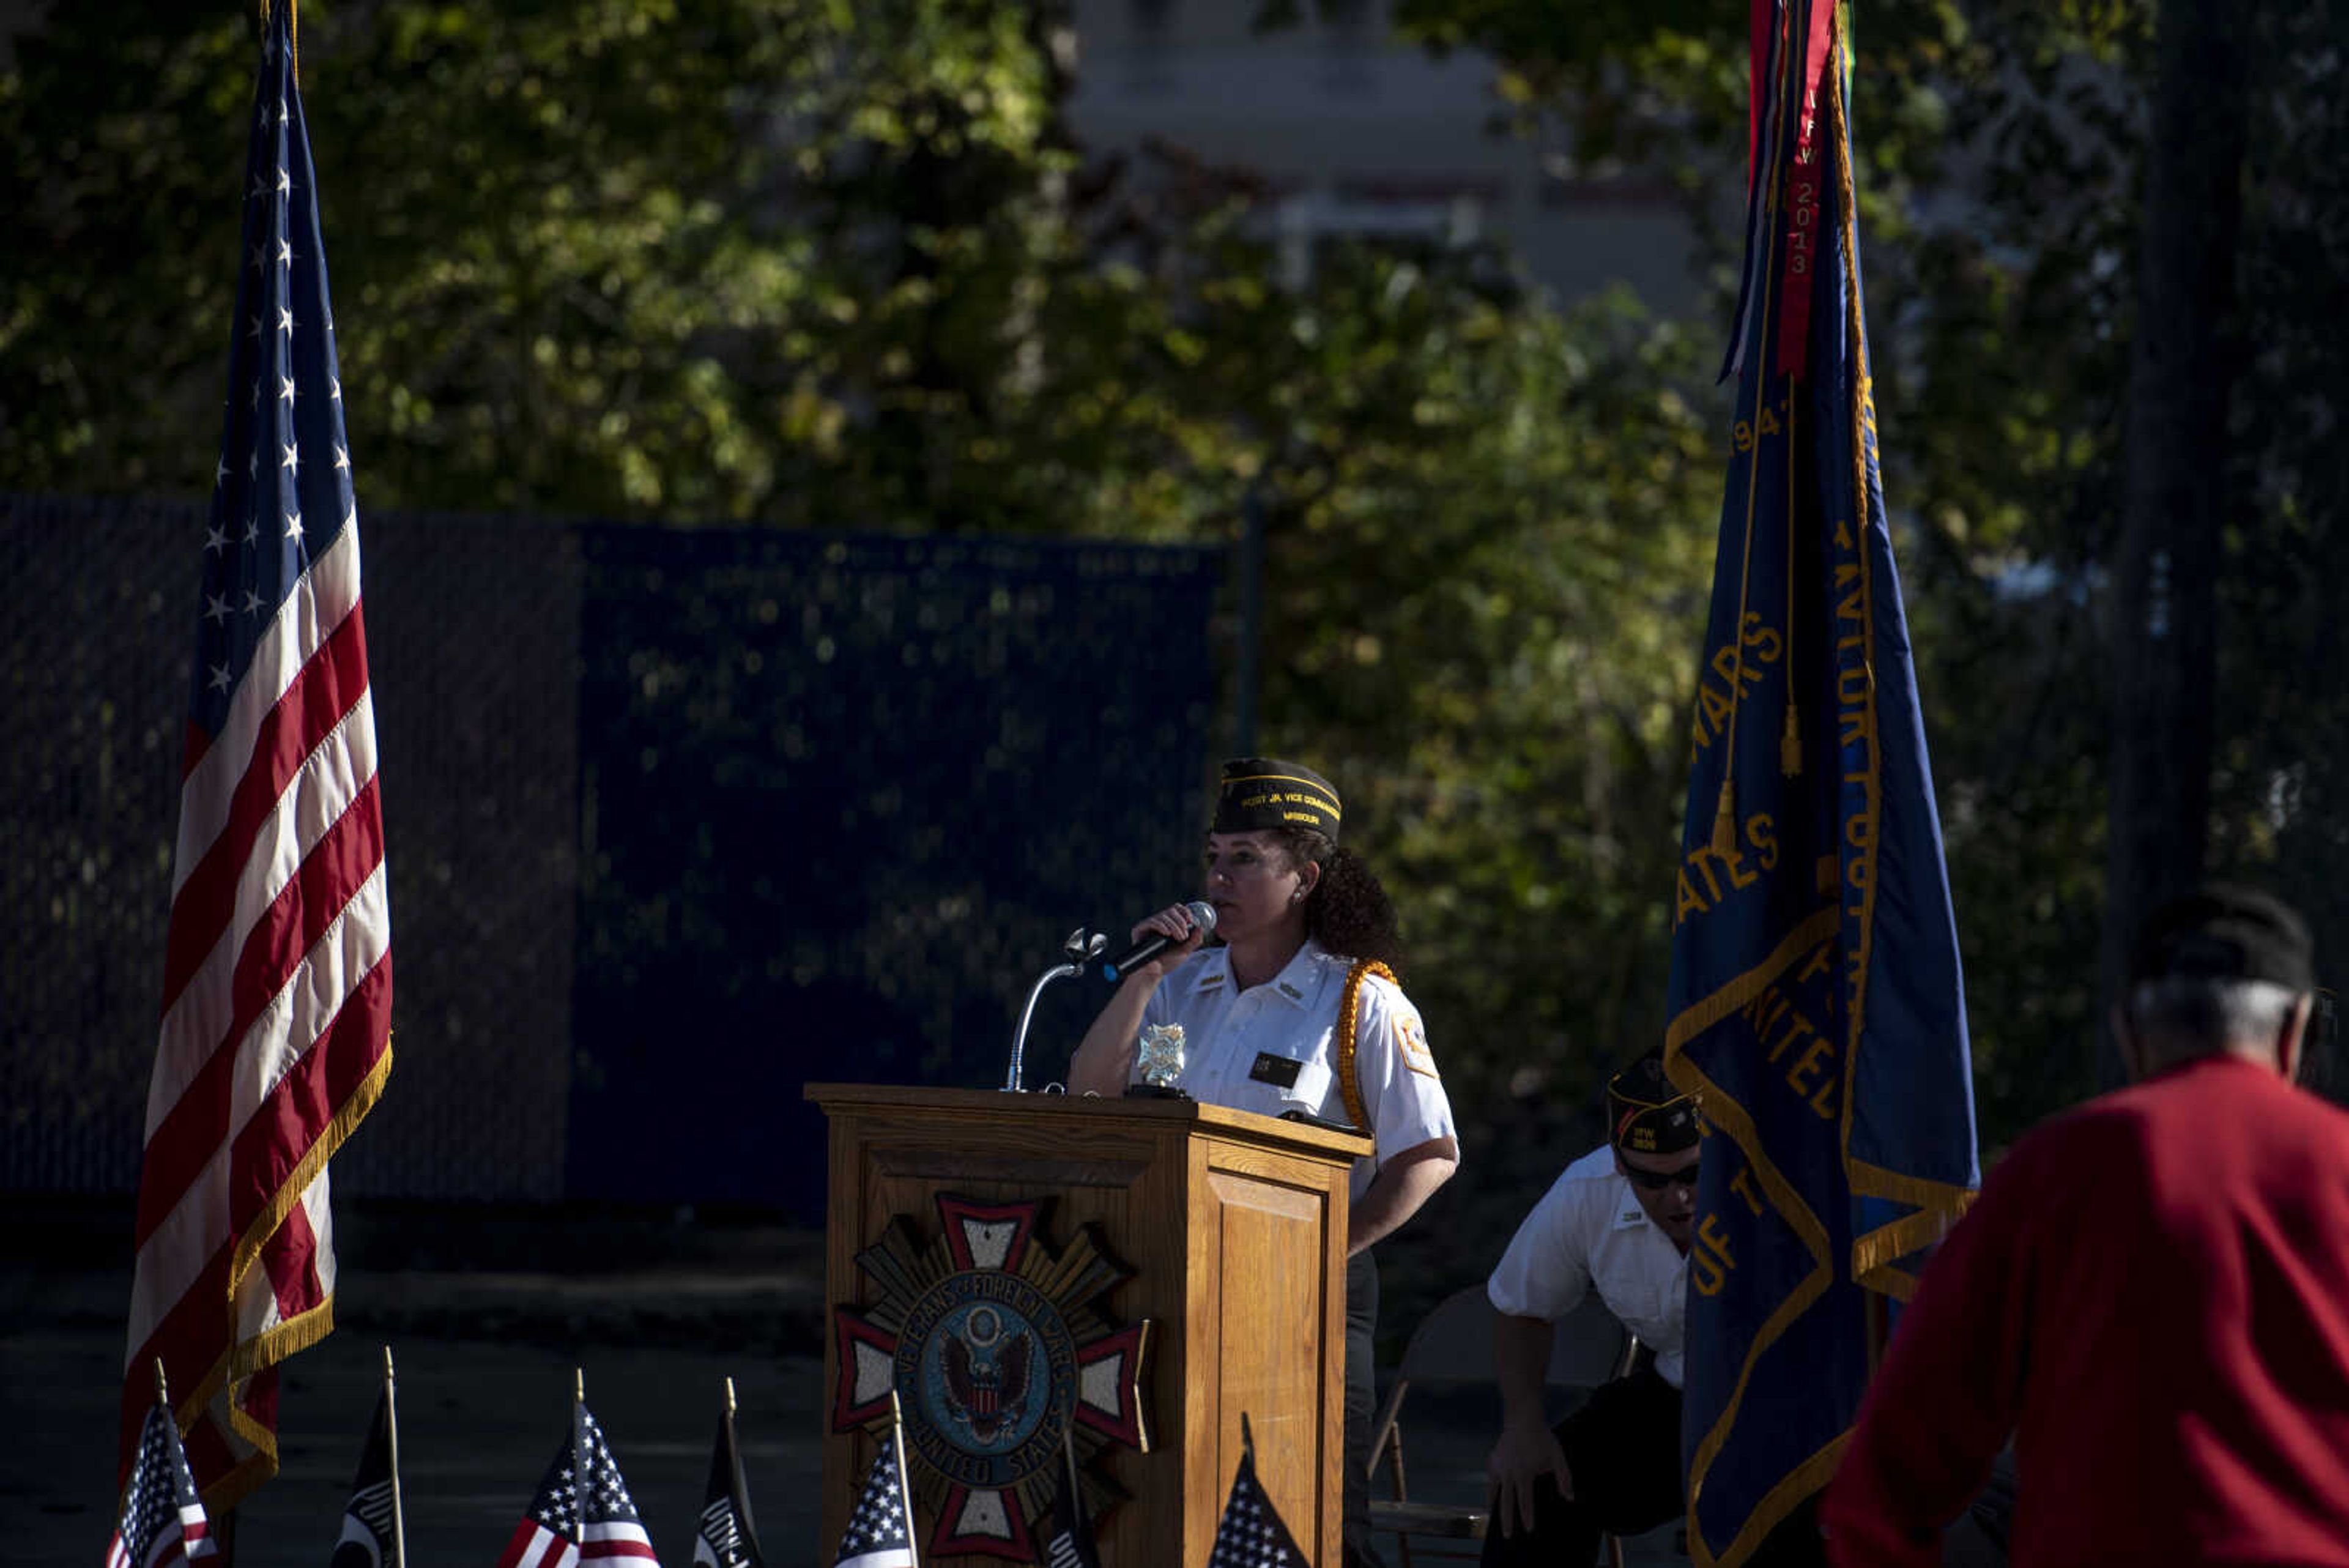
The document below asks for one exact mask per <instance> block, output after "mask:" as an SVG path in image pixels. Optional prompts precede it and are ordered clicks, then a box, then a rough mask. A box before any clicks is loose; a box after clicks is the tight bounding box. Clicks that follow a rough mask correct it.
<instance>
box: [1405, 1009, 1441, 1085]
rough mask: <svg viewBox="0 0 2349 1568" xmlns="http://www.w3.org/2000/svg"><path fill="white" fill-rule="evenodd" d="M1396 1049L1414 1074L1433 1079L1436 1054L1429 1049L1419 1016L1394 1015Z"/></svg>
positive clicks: (1435, 1074)
mask: <svg viewBox="0 0 2349 1568" xmlns="http://www.w3.org/2000/svg"><path fill="white" fill-rule="evenodd" d="M1394 1039H1395V1049H1396V1050H1397V1051H1399V1052H1401V1053H1402V1060H1403V1064H1404V1065H1405V1066H1407V1067H1409V1068H1410V1069H1411V1070H1412V1071H1413V1072H1414V1073H1419V1074H1423V1075H1426V1076H1427V1077H1430V1078H1433V1077H1436V1076H1439V1075H1438V1074H1437V1072H1436V1071H1435V1054H1434V1053H1433V1052H1432V1051H1430V1050H1429V1049H1428V1048H1427V1031H1426V1029H1425V1027H1424V1026H1423V1025H1422V1024H1421V1023H1420V1022H1419V1014H1418V1013H1416V1012H1407V1011H1406V1012H1397V1013H1396V1014H1395V1015H1394Z"/></svg>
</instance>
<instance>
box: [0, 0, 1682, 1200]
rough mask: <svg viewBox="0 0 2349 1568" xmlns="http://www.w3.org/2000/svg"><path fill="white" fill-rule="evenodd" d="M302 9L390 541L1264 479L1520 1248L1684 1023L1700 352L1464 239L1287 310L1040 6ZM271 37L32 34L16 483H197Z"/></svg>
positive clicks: (200, 24)
mask: <svg viewBox="0 0 2349 1568" xmlns="http://www.w3.org/2000/svg"><path fill="white" fill-rule="evenodd" d="M302 17H303V30H302V36H301V55H302V68H303V84H304V97H305V107H306V109H307V112H308V116H309V125H310V135H311V140H312V145H313V148H314V151H315V152H316V157H317V161H318V164H319V168H320V170H321V180H322V182H323V183H324V186H325V189H324V190H323V192H322V202H323V205H324V209H325V220H326V231H327V235H328V243H329V245H330V247H331V251H332V254H331V264H332V267H333V280H334V285H335V290H336V301H337V306H338V309H337V321H336V327H337V333H338V338H339V342H340V346H341V349H342V353H343V379H344V385H345V387H346V389H347V393H348V396H347V400H346V401H347V409H348V417H349V419H350V421H351V447H352V451H353V454H354V459H355V462H356V464H357V468H358V472H359V473H360V476H361V483H362V491H361V494H362V501H363V504H367V505H369V506H375V507H388V506H394V505H398V506H407V507H446V508H458V509H464V510H492V509H494V510H516V511H523V510H528V511H559V512H573V513H589V514H601V515H606V516H618V517H642V518H647V519H652V518H657V519H660V520H663V521H669V522H678V523H690V522H695V521H726V520H747V521H753V522H759V523H766V524H777V525H815V526H825V527H852V526H878V527H890V528H942V529H981V530H1006V531H1017V532H1028V533H1052V534H1075V533H1092V534H1109V535H1123V536H1126V537H1131V538H1138V539H1145V540H1165V541H1186V540H1202V539H1206V540H1230V539H1232V538H1234V537H1235V535H1237V526H1238V524H1237V519H1238V514H1239V512H1240V503H1241V499H1242V497H1243V495H1244V494H1246V493H1248V492H1250V491H1251V490H1253V492H1254V493H1255V494H1256V495H1257V496H1258V497H1259V498H1260V500H1261V503H1262V506H1263V510H1264V515H1265V519H1266V525H1265V556H1266V581H1267V594H1266V647H1265V653H1266V659H1265V666H1266V668H1265V681H1264V697H1263V711H1264V722H1263V726H1262V731H1261V733H1262V736H1263V738H1264V741H1265V742H1266V743H1267V744H1268V745H1275V746H1278V748H1279V749H1281V750H1283V751H1286V752H1293V753H1297V754H1301V755H1306V756H1309V757H1313V758H1316V759H1318V760H1320V761H1321V762H1322V763H1323V764H1324V765H1325V766H1327V767H1329V768H1330V770H1331V771H1333V772H1334V773H1336V774H1338V776H1340V778H1341V780H1343V781H1344V782H1345V783H1346V784H1347V787H1348V790H1349V797H1350V802H1351V803H1352V804H1353V809H1352V811H1351V812H1350V816H1351V817H1352V818H1353V819H1354V820H1355V821H1356V822H1357V823H1358V824H1359V825H1360V826H1359V829H1358V832H1357V835H1356V836H1357V837H1358V840H1359V842H1360V843H1361V845H1362V846H1364V848H1365V850H1366V852H1367V853H1368V855H1369V856H1370V857H1371V861H1372V863H1373V864H1374V865H1375V866H1377V867H1379V868H1380V869H1381V872H1382V874H1383V875H1384V876H1385V877H1387V878H1388V879H1389V881H1390V882H1391V884H1392V887H1393V889H1394V891H1395V893H1396V895H1397V897H1398V900H1399V902H1400V904H1401V906H1402V913H1403V916H1404V920H1405V925H1406V936H1407V938H1408V939H1409V940H1410V943H1411V946H1412V950H1413V961H1412V962H1411V964H1410V966H1409V967H1408V969H1407V971H1406V975H1405V978H1406V981H1408V982H1409V984H1410V985H1411V987H1412V989H1413V992H1414V994H1415V995H1418V996H1419V997H1421V998H1422V999H1423V1002H1424V1004H1425V1007H1426V1011H1427V1012H1428V1014H1429V1018H1430V1021H1431V1026H1432V1030H1433V1034H1434V1038H1435V1043H1436V1048H1437V1049H1438V1051H1439V1052H1440V1053H1441V1054H1442V1055H1443V1059H1444V1064H1445V1068H1446V1075H1447V1081H1448V1082H1449V1083H1450V1084H1451V1085H1452V1086H1453V1088H1454V1095H1455V1098H1456V1101H1457V1103H1458V1105H1459V1107H1460V1110H1461V1113H1462V1119H1463V1122H1464V1127H1466V1129H1467V1131H1468V1134H1469V1137H1470V1141H1471V1158H1474V1159H1476V1160H1478V1161H1480V1162H1488V1163H1487V1169H1488V1170H1491V1171H1493V1172H1494V1174H1495V1176H1496V1177H1497V1176H1499V1175H1500V1174H1501V1172H1502V1171H1504V1170H1509V1171H1514V1172H1515V1179H1508V1180H1496V1181H1495V1183H1494V1184H1492V1185H1491V1186H1489V1187H1487V1188H1485V1190H1487V1191H1498V1192H1500V1193H1501V1194H1503V1195H1504V1198H1505V1199H1506V1201H1505V1202H1504V1203H1503V1204H1502V1206H1501V1207H1502V1208H1503V1209H1506V1210H1507V1212H1506V1213H1502V1214H1500V1215H1499V1217H1498V1218H1496V1219H1495V1220H1492V1222H1491V1225H1488V1226H1486V1227H1485V1229H1486V1230H1487V1231H1489V1230H1490V1229H1491V1228H1492V1227H1493V1226H1497V1225H1500V1224H1504V1223H1506V1222H1507V1221H1508V1220H1513V1219H1514V1216H1515V1211H1516V1209H1517V1208H1518V1207H1520V1206H1521V1205H1520V1202H1519V1199H1520V1198H1521V1197H1522V1195H1523V1191H1524V1188H1525V1184H1526V1183H1528V1182H1531V1181H1536V1180H1539V1179H1545V1178H1546V1176H1547V1173H1548V1172H1549V1171H1550V1170H1552V1169H1554V1168H1555V1166H1556V1165H1557V1162H1558V1160H1559V1158H1560V1157H1562V1156H1563V1155H1566V1154H1568V1153H1570V1152H1573V1150H1572V1147H1571V1144H1572V1138H1571V1137H1567V1136H1561V1135H1559V1134H1558V1132H1557V1129H1556V1128H1555V1127H1552V1126H1550V1125H1549V1124H1551V1123H1554V1122H1555V1120H1556V1117H1557V1112H1558V1110H1559V1109H1560V1108H1561V1107H1565V1108H1568V1109H1571V1110H1580V1109H1582V1108H1584V1107H1585V1106H1587V1105H1588V1100H1589V1097H1590V1096H1589V1091H1590V1089H1591V1087H1592V1086H1593V1085H1594V1084H1595V1082H1596V1080H1597V1078H1598V1077H1599V1075H1602V1074H1603V1072H1604V1071H1606V1070H1607V1069H1608V1068H1609V1067H1610V1066H1611V1065H1613V1064H1616V1063H1617V1062H1619V1060H1620V1059H1622V1057H1624V1056H1625V1055H1626V1054H1630V1053H1632V1052H1634V1051H1636V1050H1638V1049H1640V1048H1642V1047H1644V1046H1645V1045H1646V1044H1649V1043H1651V1041H1652V1040H1653V1038H1654V1036H1655V1033H1656V1031H1657V1030H1658V1028H1659V1027H1660V1026H1661V991H1662V986H1663V981H1664V972H1663V959H1664V952H1665V946H1664V933H1665V923H1666V919H1667V913H1668V909H1669V899H1668V894H1669V889H1670V888H1671V873H1672V853H1673V845H1674V842H1675V836H1676V828H1677V822H1678V817H1679V805H1678V799H1679V793H1680V789H1681V778H1682V771H1683V769H1684V767H1685V762H1686V754H1687V723H1688V714H1687V702H1688V696H1689V693H1690V691H1692V685H1693V679H1694V664H1695V659H1696V653H1697V649H1696V646H1695V645H1696V640H1697V633H1698V628H1700V627H1701V624H1702V616H1703V609H1704V602H1705V592H1706V585H1707V583H1708V580H1709V572H1710V556H1711V539H1712V533H1713V517H1714V507H1715V504H1716V502H1717V493H1718V486H1719V483H1720V481H1719V473H1720V455H1719V452H1718V450H1717V448H1718V444H1719V441H1718V437H1719V431H1720V428H1721V426H1722V418H1721V410H1720V408H1719V406H1718V405H1717V404H1716V402H1715V401H1714V396H1715V395H1714V393H1713V389H1711V387H1710V385H1709V383H1708V379H1707V374H1706V371H1707V369H1708V367H1707V364H1706V361H1707V360H1708V359H1709V358H1710V356H1711V355H1712V354H1713V345H1712V343H1711V342H1710V341H1709V335H1708V334H1702V333H1698V334H1692V333H1691V332H1690V331H1689V330H1687V329H1686V328H1684V327H1677V326H1673V325H1671V324H1662V323H1657V322H1653V321H1651V320H1648V319H1646V318H1644V317H1642V316H1641V315H1640V313H1639V311H1638V310H1637V308H1636V307H1635V306H1633V305H1632V304H1631V303H1630V301H1629V300H1628V299H1623V298H1609V299H1603V300H1599V301H1595V302H1592V303H1590V304H1588V306H1583V307H1581V308H1579V309H1578V310H1577V311H1575V312H1574V313H1573V314H1571V315H1561V314H1559V313H1558V312H1557V311H1555V310H1553V309H1551V308H1549V307H1548V306H1546V305H1544V304H1542V303H1541V302H1540V301H1538V300H1537V299H1535V298H1532V297H1529V296H1527V295H1526V293H1525V292H1524V291H1523V290H1522V288H1521V287H1520V286H1519V285H1518V284H1517V283H1516V281H1515V280H1514V279H1513V278H1512V277H1511V275H1510V274H1509V272H1508V269H1507V266H1506V258H1504V257H1502V256H1500V255H1498V254H1494V253H1491V252H1487V251H1477V250H1465V251H1464V250H1452V249H1445V248H1443V247H1439V246H1435V245H1432V244H1431V245H1413V244H1383V245H1378V246H1367V245H1347V244H1330V245H1328V246H1325V247H1324V248H1323V250H1322V251H1321V253H1320V254H1319V256H1318V257H1317V265H1316V266H1315V268H1314V270H1313V275H1312V276H1311V278H1310V280H1309V282H1308V283H1306V284H1305V285H1303V286H1301V287H1300V286H1284V285H1282V284H1281V283H1280V282H1278V279H1277V269H1276V266H1275V263H1274V257H1273V255H1272V254H1271V249H1270V246H1269V245H1268V243H1267V239H1266V237H1265V234H1264V231H1263V229H1262V227H1261V225H1260V223H1259V220H1258V213H1257V199H1258V197H1259V196H1260V194H1261V192H1260V191H1259V190H1258V189H1257V187H1256V186H1255V185H1254V184H1253V183H1252V182H1251V179H1250V178H1249V176H1247V174H1246V173H1245V172H1244V171H1219V170H1215V169H1209V168H1203V167H1200V166H1197V165H1195V164H1194V163H1191V162H1189V161H1185V160H1184V159H1183V158H1181V157H1180V156H1174V155H1168V156H1160V157H1154V158H1151V159H1147V160H1143V161H1140V162H1138V163H1137V164H1136V165H1134V166H1133V167H1129V168H1123V169H1119V168H1114V167H1107V166H1102V165H1098V164H1088V163H1086V162H1085V161H1084V160H1083V159H1081V157H1080V156H1079V154H1078V153H1077V151H1075V150H1073V149H1072V148H1071V146H1070V145H1069V143H1068V140H1067V137H1066V134H1065V132H1064V130H1063V129H1062V127H1061V124H1060V120H1059V107H1060V101H1061V94H1062V92H1063V91H1064V89H1065V82H1064V79H1063V66H1062V56H1061V52H1060V51H1061V45H1062V44H1063V42H1064V39H1063V37H1062V32H1061V29H1062V26H1063V24H1062V22H1061V20H1060V19H1058V18H1057V17H1056V16H1054V15H1053V14H1052V13H1051V12H1050V9H1049V8H1045V9H1041V10H1040V9H1038V8H1034V7H1025V6H1008V5H999V4H994V3H991V0H888V3H887V4H882V5H865V4H858V5H847V4H841V3H836V0H599V3H597V4H593V5H565V6H553V5H503V6H480V5H425V4H412V3H411V4H398V5H395V4H389V3H369V0H338V3H336V4H332V5H329V4H326V0H311V4H309V5H305V6H304V7H303V12H302ZM251 36H252V19H251V17H250V16H249V15H246V14H243V12H242V11H240V10H239V9H238V8H235V7H230V8H227V9H226V10H225V11H224V12H219V11H215V10H214V9H212V8H205V7H188V6H185V5H178V4H170V5H166V4H162V3H161V0H156V3H153V4H150V5H144V6H140V5H119V6H116V7H112V8H110V13H109V15H108V16H104V17H100V16H97V15H96V14H95V13H86V12H83V11H79V10H76V9H73V8H61V9H60V10H59V11H58V12H57V14H56V15H55V16H53V18H52V19H51V21H50V24H49V26H47V29H46V30H45V31H43V32H42V33H40V34H38V35H36V36H33V37H30V38H27V39H25V40H23V41H22V42H21V45H20V52H19V62H18V68H17V69H16V71H15V72H14V73H13V74H11V75H10V76H8V77H7V78H5V88H0V133H4V134H0V146H5V147H6V148H7V149H9V151H8V152H7V153H6V154H5V157H6V159H7V160H8V161H7V163H6V165H5V166H6V167H7V168H8V170H9V177H10V179H11V181H12V182H15V184H16V188H17V189H18V190H19V191H20V192H22V193H23V195H24V201H23V202H21V203H20V205H19V211H20V212H23V213H26V221H25V222H24V223H22V224H21V225H20V234H19V243H18V244H16V245H15V246H13V247H12V248H11V250H10V251H9V253H8V255H7V257H6V258H5V260H0V302H5V305H4V306H0V308H5V316H0V321H5V333H0V421H4V422H0V443H5V445H4V446H0V450H5V453H6V458H5V461H6V464H7V469H8V472H9V480H10V483H16V484H21V485H28V486H36V487H44V488H55V489H65V490H89V489H96V490H111V491H126V490H127V491H150V492H152V491H162V492H176V493H198V492H200V491H201V489H202V486H203V485H204V484H205V483H207V482H208V477H209V468H210V462H211V458H210V453H211V451H212V447H213V445H214V444H215V442H216V439H217V421H218V415H217V409H216V403H215V401H214V400H215V399H216V398H217V397H218V395H219V393H218V384H219V378H220V375H221V369H220V366H221V363H222V347H223V345H224V342H225V335H226V332H227V330H228V327H227V325H226V324H227V322H228V319H229V316H230V314H231V307H230V301H229V297H228V296H227V293H226V290H227V289H228V288H229V287H230V286H231V284H232V283H233V277H234V275H235V258H234V256H233V245H234V243H235V237H234V236H235V220H234V216H233V214H234V213H235V211H236V202H237V201H238V199H239V190H238V177H239V175H240V173H241V170H242V159H243V136H244V130H245V117H246V105H245V103H244V95H245V93H246V92H247V91H248V90H249V89H248V88H247V87H246V86H245V84H246V83H247V82H248V81H249V80H250V70H251V60H250V57H249V49H250V40H251ZM96 257H102V258H103V265H83V264H84V261H85V260H86V259H88V258H96ZM1582 1125H1583V1126H1584V1127H1588V1126H1589V1125H1591V1124H1590V1122H1589V1121H1588V1120H1585V1121H1584V1122H1583V1124H1582ZM1529 1132H1530V1133H1539V1134H1540V1136H1538V1137H1527V1136H1519V1135H1524V1134H1527V1133H1529ZM1490 1162H1497V1164H1495V1163H1490ZM1459 1201H1465V1200H1464V1199H1461V1200H1459ZM1472 1231H1475V1227H1473V1226H1472V1227H1467V1228H1460V1227H1454V1228H1451V1229H1450V1231H1449V1232H1448V1233H1449V1234H1450V1239H1451V1240H1453V1241H1459V1239H1460V1237H1461V1236H1463V1235H1466V1234H1468V1233H1470V1232H1472ZM1486 1240H1489V1238H1486ZM1460 1244H1463V1245H1465V1242H1461V1243H1460ZM1480 1244H1483V1243H1481V1242H1480Z"/></svg>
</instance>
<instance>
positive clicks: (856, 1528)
mask: <svg viewBox="0 0 2349 1568" xmlns="http://www.w3.org/2000/svg"><path fill="white" fill-rule="evenodd" d="M899 1452H900V1450H899V1449H898V1447H897V1434H896V1431H895V1429H894V1428H893V1429H892V1430H891V1431H890V1433H889V1435H888V1436H887V1437H886V1438H883V1439H882V1440H881V1451H880V1453H878V1454H877V1455H875V1456H874V1459H873V1469H872V1472H871V1473H870V1474H869V1475H867V1476H866V1477H865V1478H864V1492H863V1494H862V1495H861V1496H859V1497H858V1498H857V1500H856V1511H855V1512H854V1513H853V1514H850V1515H849V1516H848V1528H847V1529H846V1530H845V1531H843V1532H841V1537H840V1555H839V1556H837V1557H835V1558H833V1568H917V1564H916V1561H915V1557H914V1516H913V1514H912V1512H911V1508H912V1501H911V1500H910V1499H909V1498H908V1497H907V1496H906V1493H905V1462H904V1461H903V1460H902V1459H900V1458H899V1457H898V1455H899Z"/></svg>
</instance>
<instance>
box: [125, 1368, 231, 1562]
mask: <svg viewBox="0 0 2349 1568" xmlns="http://www.w3.org/2000/svg"><path fill="white" fill-rule="evenodd" d="M217 1551H218V1548H216V1547H215V1546H214V1545H213V1544H212V1526H211V1524H210V1522H209V1521H206V1519H205V1518H204V1504H203V1500H202V1499H201V1498H199V1497H198V1496H197V1495H196V1478H195V1477H194V1475H193V1474H191V1472H190V1471H189V1469H188V1456H187V1452H186V1450H185V1449H181V1447H180V1429H179V1428H178V1427H176V1426H174V1425H172V1422H171V1410H170V1409H169V1408H167V1407H166V1406H165V1403H164V1401H163V1400H162V1399H161V1398H160V1397H158V1398H157V1399H156V1401H155V1403H154V1405H153V1406H152V1407H150V1408H149V1410H148V1412H147V1423H146V1425H145V1426H143V1427H141V1428H140V1431H139V1449H138V1454H137V1457H136V1458H135V1459H133V1460H132V1461H131V1465H130V1488H129V1490H128V1491H126V1492H125V1493H123V1497H122V1522H121V1523H120V1524H119V1525H117V1526H116V1527H115V1532H114V1539H113V1540H111V1541H109V1542H107V1543H106V1568H160V1564H163V1563H186V1562H189V1561H191V1560H192V1559H194V1558H198V1557H211V1556H213V1555H214V1554H215V1553H216V1552H217Z"/></svg>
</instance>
